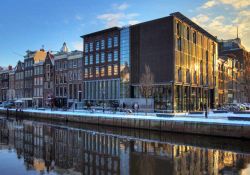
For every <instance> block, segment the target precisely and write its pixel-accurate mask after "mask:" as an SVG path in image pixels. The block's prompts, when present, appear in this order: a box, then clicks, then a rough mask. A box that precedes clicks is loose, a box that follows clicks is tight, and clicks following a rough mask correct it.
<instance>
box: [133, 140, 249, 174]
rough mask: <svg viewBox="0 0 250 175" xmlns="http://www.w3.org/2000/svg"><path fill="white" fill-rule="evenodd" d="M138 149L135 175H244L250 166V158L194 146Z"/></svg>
mask: <svg viewBox="0 0 250 175" xmlns="http://www.w3.org/2000/svg"><path fill="white" fill-rule="evenodd" d="M134 148H135V150H134V152H132V153H131V159H132V161H133V162H131V166H132V168H131V170H132V172H131V174H152V172H150V171H153V172H154V173H155V172H157V174H164V172H168V173H169V174H176V175H182V174H213V175H217V174H228V173H235V174H241V173H240V172H241V170H242V169H245V168H247V164H248V163H250V156H248V155H243V154H237V153H233V152H227V151H219V150H213V149H204V148H198V147H193V146H185V145H171V144H159V143H155V142H152V143H150V142H143V141H136V142H135V146H134ZM135 172H136V173H135Z"/></svg>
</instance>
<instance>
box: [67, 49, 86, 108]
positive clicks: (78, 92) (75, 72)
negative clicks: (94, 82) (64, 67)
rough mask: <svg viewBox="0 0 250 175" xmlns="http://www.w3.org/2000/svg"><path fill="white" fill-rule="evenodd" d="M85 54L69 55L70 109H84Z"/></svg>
mask: <svg viewBox="0 0 250 175" xmlns="http://www.w3.org/2000/svg"><path fill="white" fill-rule="evenodd" d="M82 66H83V53H82V52H81V51H72V52H69V54H68V107H74V108H77V109H79V108H83V88H82V84H83V82H82V80H83V74H82V70H83V69H82Z"/></svg>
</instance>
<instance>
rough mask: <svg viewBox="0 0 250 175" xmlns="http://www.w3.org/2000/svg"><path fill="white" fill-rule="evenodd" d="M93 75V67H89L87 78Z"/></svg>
mask: <svg viewBox="0 0 250 175" xmlns="http://www.w3.org/2000/svg"><path fill="white" fill-rule="evenodd" d="M92 77H93V69H92V67H90V68H89V78H92Z"/></svg>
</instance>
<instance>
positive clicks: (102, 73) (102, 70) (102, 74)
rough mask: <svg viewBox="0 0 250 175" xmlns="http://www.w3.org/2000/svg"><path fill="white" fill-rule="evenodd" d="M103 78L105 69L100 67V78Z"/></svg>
mask: <svg viewBox="0 0 250 175" xmlns="http://www.w3.org/2000/svg"><path fill="white" fill-rule="evenodd" d="M104 76H105V68H104V67H102V68H101V77H104Z"/></svg>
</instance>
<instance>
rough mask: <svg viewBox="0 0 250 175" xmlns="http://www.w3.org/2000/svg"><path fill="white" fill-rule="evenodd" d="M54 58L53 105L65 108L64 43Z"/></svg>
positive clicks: (66, 91)
mask: <svg viewBox="0 0 250 175" xmlns="http://www.w3.org/2000/svg"><path fill="white" fill-rule="evenodd" d="M54 56H55V58H54V59H55V105H56V106H57V107H65V106H67V103H68V70H67V63H68V48H67V46H66V44H65V43H64V45H63V47H62V49H61V51H60V52H58V53H57V54H55V55H54Z"/></svg>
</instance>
